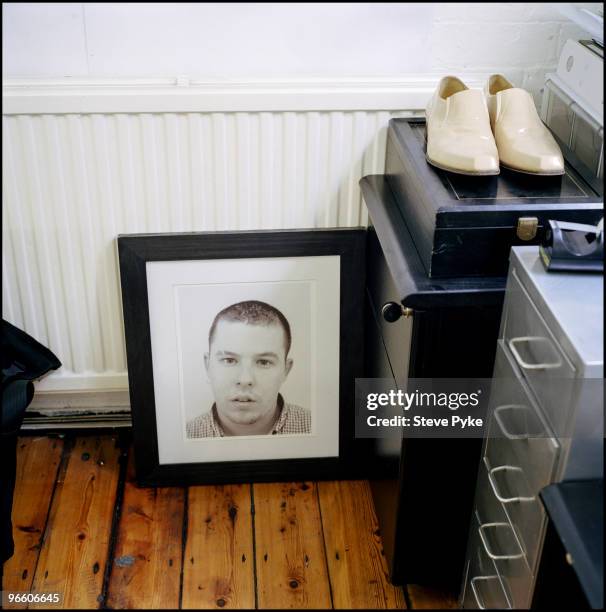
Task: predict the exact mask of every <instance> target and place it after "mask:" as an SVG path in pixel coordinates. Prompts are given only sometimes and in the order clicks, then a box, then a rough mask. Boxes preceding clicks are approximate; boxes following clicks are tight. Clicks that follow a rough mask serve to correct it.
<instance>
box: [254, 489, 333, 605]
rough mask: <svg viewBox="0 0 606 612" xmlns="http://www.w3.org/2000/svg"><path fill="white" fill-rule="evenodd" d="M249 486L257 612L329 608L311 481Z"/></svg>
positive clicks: (322, 552) (326, 581)
mask: <svg viewBox="0 0 606 612" xmlns="http://www.w3.org/2000/svg"><path fill="white" fill-rule="evenodd" d="M253 487H254V489H253V490H254V501H255V543H256V559H257V594H258V604H259V608H261V609H269V608H273V609H291V608H294V609H305V608H312V609H321V608H331V607H332V603H331V596H330V583H329V579H328V572H327V567H326V553H325V550H324V542H323V539H322V524H321V521H320V511H319V507H318V498H317V494H316V485H315V483H279V484H255V485H253Z"/></svg>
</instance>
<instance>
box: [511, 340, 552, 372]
mask: <svg viewBox="0 0 606 612" xmlns="http://www.w3.org/2000/svg"><path fill="white" fill-rule="evenodd" d="M516 342H542V343H544V344H545V343H547V344H548V345H549V348H550V349H551V350H552V351H553V352H554V353H555V349H554V347H553V344H552V343H551V341H550V340H549V339H548V338H543V337H541V336H521V337H519V338H511V340H509V348H510V350H511V352H512V353H513V356H514V358H515V360H516V361H517V362H518V365H519V366H520V367H521V368H523V369H524V370H554V369H556V368H559V367H561V366H562V362H561V361H560V358H559V357H558V356H557V353H555V354H556V358H557V361H553V362H551V363H549V362H548V363H528V362H526V361H524V360H523V359H522V357H521V356H520V353H519V352H518V349H517V348H516V346H515V345H516Z"/></svg>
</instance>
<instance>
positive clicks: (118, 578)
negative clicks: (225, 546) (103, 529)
mask: <svg viewBox="0 0 606 612" xmlns="http://www.w3.org/2000/svg"><path fill="white" fill-rule="evenodd" d="M184 507H185V489H184V488H182V487H166V488H139V487H137V485H136V483H135V467H134V454H133V452H132V451H131V452H130V454H129V461H128V469H127V475H126V481H125V483H124V496H123V499H122V506H121V513H120V521H119V524H118V528H117V533H116V542H115V547H114V554H113V559H112V560H111V564H112V565H111V573H110V576H109V585H108V589H107V599H106V601H107V607H108V608H111V609H135V610H145V609H178V608H179V589H180V584H181V561H182V532H183V518H184V517H183V511H184Z"/></svg>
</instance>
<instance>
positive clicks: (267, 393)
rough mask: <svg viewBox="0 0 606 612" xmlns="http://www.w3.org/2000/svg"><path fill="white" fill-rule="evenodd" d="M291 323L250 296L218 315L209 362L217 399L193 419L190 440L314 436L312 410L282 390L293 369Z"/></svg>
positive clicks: (211, 334)
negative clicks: (293, 401) (289, 398)
mask: <svg viewBox="0 0 606 612" xmlns="http://www.w3.org/2000/svg"><path fill="white" fill-rule="evenodd" d="M291 342H292V337H291V330H290V324H289V323H288V320H287V319H286V317H285V316H284V315H283V314H282V313H281V312H280V311H279V310H278V309H277V308H274V307H273V306H271V305H270V304H267V303H265V302H261V301H256V300H249V301H245V302H238V303H237V304H232V305H231V306H228V307H227V308H224V309H223V310H221V311H220V312H219V313H218V314H217V315H216V316H215V318H214V320H213V322H212V325H211V326H210V331H209V334H208V352H207V353H205V354H204V365H205V368H206V372H207V375H208V380H209V382H210V385H211V387H212V390H213V394H214V399H215V402H214V404H213V405H212V407H211V409H210V411H209V412H205V413H204V414H201V415H199V416H197V417H195V418H194V419H191V420H190V421H188V423H187V428H186V429H187V437H188V438H209V437H224V436H254V435H279V434H308V433H310V431H311V412H310V410H309V409H307V408H302V407H301V406H296V405H294V404H289V403H287V402H286V401H285V400H284V398H283V397H282V395H281V394H280V388H281V387H282V384H283V383H284V381H285V380H286V378H287V376H288V374H289V373H290V371H291V369H292V367H293V360H292V359H291V358H289V357H288V354H289V351H290V347H291Z"/></svg>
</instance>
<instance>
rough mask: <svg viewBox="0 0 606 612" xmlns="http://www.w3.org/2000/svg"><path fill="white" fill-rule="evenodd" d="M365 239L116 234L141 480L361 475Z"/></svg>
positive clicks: (354, 235)
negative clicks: (357, 434) (358, 441)
mask: <svg viewBox="0 0 606 612" xmlns="http://www.w3.org/2000/svg"><path fill="white" fill-rule="evenodd" d="M365 239H366V231H365V230H363V229H327V230H324V229H319V230H280V231H269V230H267V231H241V232H208V233H189V234H140V235H121V236H118V253H119V260H120V278H121V286H122V303H123V314H124V329H125V336H126V351H127V361H128V376H129V390H130V402H131V411H132V418H133V437H134V446H135V463H136V470H137V481H138V482H139V483H140V484H142V485H145V486H153V485H158V486H161V485H176V484H182V485H189V484H204V483H230V482H255V481H280V480H282V481H289V480H308V479H330V478H346V477H353V476H354V475H355V474H354V466H355V464H356V452H355V439H354V383H355V378H356V377H360V376H362V374H363V373H362V368H363V355H362V351H363V295H364V281H365V278H364V269H365V258H364V245H365Z"/></svg>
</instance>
